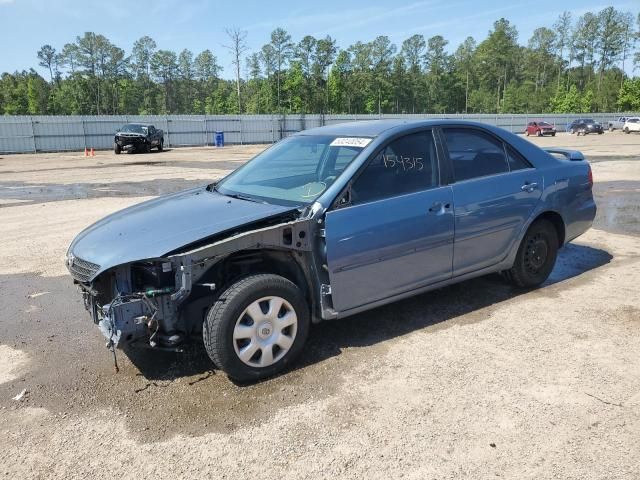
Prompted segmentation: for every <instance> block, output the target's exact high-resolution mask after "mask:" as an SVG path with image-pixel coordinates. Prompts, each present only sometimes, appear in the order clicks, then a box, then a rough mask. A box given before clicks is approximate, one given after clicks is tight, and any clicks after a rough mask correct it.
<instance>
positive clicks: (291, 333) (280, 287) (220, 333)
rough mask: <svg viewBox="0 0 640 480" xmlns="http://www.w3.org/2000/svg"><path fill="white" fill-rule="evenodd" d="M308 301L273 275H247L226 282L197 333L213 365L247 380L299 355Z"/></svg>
mask: <svg viewBox="0 0 640 480" xmlns="http://www.w3.org/2000/svg"><path fill="white" fill-rule="evenodd" d="M310 322H311V321H310V316H309V306H308V305H307V302H306V300H305V298H304V295H303V294H302V292H301V291H300V289H299V288H298V287H297V286H296V285H295V284H293V283H292V282H290V281H289V280H287V279H286V278H283V277H281V276H279V275H269V274H261V275H252V276H250V277H246V278H244V279H242V280H239V281H238V282H236V283H234V284H233V285H231V286H230V287H229V288H228V289H227V290H225V291H224V292H223V293H222V295H221V296H220V298H219V299H218V300H217V301H216V302H215V303H214V305H213V306H212V307H211V308H210V309H209V312H208V314H207V317H206V319H205V321H204V325H203V329H202V333H203V339H204V345H205V347H206V350H207V353H208V354H209V357H210V358H211V360H212V361H213V363H214V364H215V365H217V366H218V367H219V368H220V369H222V370H223V371H224V372H225V373H226V374H227V375H228V376H229V378H232V379H233V380H236V381H239V382H251V381H256V380H260V379H263V378H266V377H270V376H272V375H275V374H276V373H279V372H281V371H282V370H284V369H285V368H286V367H287V366H288V365H289V364H290V363H291V362H292V361H293V360H295V358H296V357H298V355H300V353H301V351H302V348H303V346H304V343H305V341H306V339H307V335H308V333H309V325H310Z"/></svg>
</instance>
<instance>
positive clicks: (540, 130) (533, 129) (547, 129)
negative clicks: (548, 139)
mask: <svg viewBox="0 0 640 480" xmlns="http://www.w3.org/2000/svg"><path fill="white" fill-rule="evenodd" d="M524 133H525V135H526V136H527V137H528V136H529V135H537V136H539V137H542V136H543V135H551V136H552V137H555V136H556V127H554V126H553V125H551V124H550V123H547V122H529V123H528V124H527V128H526V130H525V131H524Z"/></svg>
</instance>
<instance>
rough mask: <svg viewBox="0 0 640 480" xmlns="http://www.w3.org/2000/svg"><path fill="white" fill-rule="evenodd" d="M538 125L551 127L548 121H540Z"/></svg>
mask: <svg viewBox="0 0 640 480" xmlns="http://www.w3.org/2000/svg"><path fill="white" fill-rule="evenodd" d="M538 125H539V126H541V127H550V126H551V125H550V124H548V123H547V122H538Z"/></svg>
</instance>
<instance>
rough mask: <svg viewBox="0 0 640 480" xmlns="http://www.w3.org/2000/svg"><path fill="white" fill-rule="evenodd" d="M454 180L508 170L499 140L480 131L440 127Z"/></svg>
mask: <svg viewBox="0 0 640 480" xmlns="http://www.w3.org/2000/svg"><path fill="white" fill-rule="evenodd" d="M443 132H444V136H445V140H446V143H447V149H448V151H449V157H450V158H451V160H452V162H453V171H454V176H455V179H456V181H458V182H459V181H462V180H469V179H471V178H477V177H485V176H488V175H496V174H499V173H505V172H508V171H509V166H508V164H507V160H506V158H505V154H504V147H503V145H502V142H500V141H498V140H496V139H495V138H493V137H492V136H491V135H488V134H486V133H484V132H482V131H480V130H475V129H471V128H446V129H444V130H443Z"/></svg>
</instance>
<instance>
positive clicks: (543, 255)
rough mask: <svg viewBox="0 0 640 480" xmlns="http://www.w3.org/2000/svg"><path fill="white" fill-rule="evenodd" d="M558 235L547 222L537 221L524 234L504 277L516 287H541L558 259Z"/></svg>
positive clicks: (543, 220)
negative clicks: (511, 264)
mask: <svg viewBox="0 0 640 480" xmlns="http://www.w3.org/2000/svg"><path fill="white" fill-rule="evenodd" d="M558 248H559V241H558V233H557V232H556V229H555V227H554V226H553V224H552V223H551V222H550V221H549V220H545V219H539V220H536V221H535V222H533V223H532V224H531V226H530V227H529V229H528V230H527V233H525V235H524V237H523V238H522V241H521V242H520V246H519V247H518V253H517V254H516V259H515V261H514V262H513V266H512V267H511V268H510V269H509V270H507V271H506V272H504V273H505V277H506V278H507V279H508V280H509V281H510V282H511V283H513V284H514V285H515V286H517V287H521V288H533V287H537V286H539V285H541V284H542V283H543V282H544V281H545V280H546V279H547V278H548V277H549V275H550V274H551V271H552V270H553V267H554V266H555V264H556V258H557V257H558Z"/></svg>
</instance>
